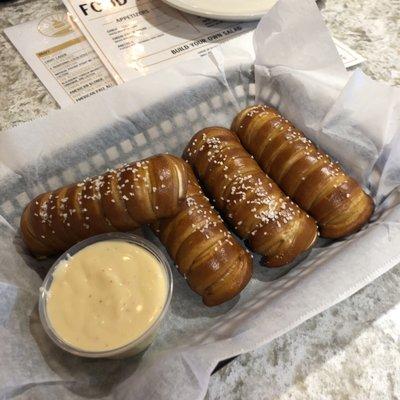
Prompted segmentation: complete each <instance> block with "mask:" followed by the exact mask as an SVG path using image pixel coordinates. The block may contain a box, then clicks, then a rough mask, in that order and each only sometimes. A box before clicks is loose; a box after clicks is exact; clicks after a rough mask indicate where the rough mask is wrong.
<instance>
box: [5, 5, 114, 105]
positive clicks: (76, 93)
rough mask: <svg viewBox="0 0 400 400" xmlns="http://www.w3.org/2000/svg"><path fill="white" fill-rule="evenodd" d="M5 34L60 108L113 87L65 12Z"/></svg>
mask: <svg viewBox="0 0 400 400" xmlns="http://www.w3.org/2000/svg"><path fill="white" fill-rule="evenodd" d="M4 31H5V33H6V35H7V36H8V38H9V39H10V41H11V42H12V43H13V44H14V46H15V47H16V48H17V50H18V51H19V52H20V53H21V54H22V56H23V57H24V58H25V60H26V61H27V63H28V64H29V66H30V67H31V68H32V69H33V71H34V72H35V73H36V75H37V76H38V77H39V78H40V80H41V81H42V82H43V84H44V85H45V86H46V88H47V89H48V90H49V92H50V93H51V94H52V96H53V97H54V99H55V100H56V101H57V103H58V104H59V105H60V106H61V107H64V106H66V105H68V104H71V103H74V102H78V101H80V100H84V99H86V98H88V97H90V96H92V95H94V94H96V93H99V92H102V91H103V90H105V89H108V88H110V87H112V86H115V81H114V79H113V78H112V76H111V75H110V73H109V72H108V71H107V69H106V68H105V67H104V65H103V63H102V62H101V60H100V59H99V57H98V56H97V54H96V53H95V52H94V51H93V49H92V47H91V46H90V44H89V43H88V41H87V40H86V39H85V37H84V36H83V35H82V33H81V32H80V31H79V29H78V28H77V26H75V25H74V24H73V23H72V21H71V20H70V18H68V16H67V13H66V12H58V13H55V14H51V15H47V16H46V17H44V18H40V19H37V20H34V21H30V22H27V23H24V24H21V25H17V26H13V27H10V28H7V29H5V30H4Z"/></svg>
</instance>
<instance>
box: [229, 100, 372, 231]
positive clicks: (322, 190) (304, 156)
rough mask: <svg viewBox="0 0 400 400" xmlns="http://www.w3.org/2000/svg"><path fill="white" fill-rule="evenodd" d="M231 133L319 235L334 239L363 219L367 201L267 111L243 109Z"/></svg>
mask: <svg viewBox="0 0 400 400" xmlns="http://www.w3.org/2000/svg"><path fill="white" fill-rule="evenodd" d="M232 130H233V131H235V132H236V133H237V135H238V136H239V138H240V140H241V142H242V144H243V146H244V147H245V148H246V149H247V150H248V151H249V152H250V153H251V154H252V155H253V156H254V157H255V159H256V160H257V162H258V163H259V165H260V166H261V168H262V169H263V170H264V172H265V173H267V174H268V175H269V176H270V177H271V178H272V179H274V180H275V182H276V183H277V184H278V185H279V186H280V187H281V189H282V190H283V191H284V192H285V193H286V194H287V195H288V196H290V197H291V198H292V200H293V201H295V202H296V203H297V204H299V206H300V207H302V208H303V209H304V210H306V211H307V212H308V213H309V214H310V215H311V216H313V217H314V218H315V219H316V221H317V222H318V225H319V229H320V232H321V236H324V237H327V238H340V237H343V236H346V235H348V234H350V233H353V232H355V231H357V230H358V229H360V228H361V227H362V226H363V225H364V224H365V223H366V222H367V221H368V220H369V218H370V216H371V214H372V212H373V209H374V203H373V200H372V199H371V197H370V196H368V195H367V194H366V193H365V192H364V191H363V190H362V188H361V186H360V185H359V184H358V183H357V182H356V181H355V180H354V179H352V178H351V177H350V176H349V175H347V174H346V173H345V172H344V171H343V169H342V168H341V167H340V165H339V164H338V163H336V162H333V161H332V160H331V158H330V157H329V156H328V155H327V154H325V153H324V152H323V151H321V150H319V149H317V147H316V146H315V145H314V144H313V143H312V142H311V141H310V140H308V139H307V138H306V137H305V136H304V135H303V133H301V132H300V131H299V130H297V129H296V128H295V127H294V126H293V125H292V124H291V123H290V122H288V121H287V120H286V119H285V118H283V117H282V116H281V115H280V114H279V113H278V112H277V111H276V110H274V109H273V108H271V107H267V106H263V105H260V106H252V107H248V108H246V109H245V110H243V111H242V112H240V113H239V114H238V115H237V116H236V118H235V119H234V121H233V124H232Z"/></svg>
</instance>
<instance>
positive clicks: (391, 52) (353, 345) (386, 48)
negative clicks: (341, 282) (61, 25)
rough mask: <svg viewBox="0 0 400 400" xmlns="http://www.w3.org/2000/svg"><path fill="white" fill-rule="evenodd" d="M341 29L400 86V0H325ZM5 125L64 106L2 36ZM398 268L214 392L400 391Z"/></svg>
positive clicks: (227, 377)
mask: <svg viewBox="0 0 400 400" xmlns="http://www.w3.org/2000/svg"><path fill="white" fill-rule="evenodd" d="M320 8H321V10H322V13H323V16H324V18H325V20H326V22H327V24H328V26H329V28H330V29H331V31H332V33H333V35H334V36H335V37H336V38H338V39H340V40H342V41H343V42H345V43H346V44H348V45H349V46H350V47H351V48H353V49H355V50H356V51H358V52H359V53H360V54H362V55H363V56H364V57H365V58H366V59H367V61H366V62H365V64H364V65H363V66H362V69H363V70H364V71H365V72H366V73H367V74H368V75H370V76H371V77H373V78H374V79H378V80H381V81H386V82H388V83H390V84H392V85H400V0H381V1H377V0H340V1H337V0H326V1H323V2H320ZM60 9H63V5H62V4H61V1H59V0H48V1H46V2H43V1H41V0H32V1H30V0H17V1H14V2H10V3H1V4H0V31H3V29H4V28H6V27H8V26H11V25H16V24H19V23H22V22H25V21H29V20H31V19H34V18H38V17H40V16H44V15H46V14H48V13H51V12H52V11H55V10H60ZM0 92H1V95H0V130H2V129H5V128H7V127H10V126H14V125H17V124H19V123H22V122H25V121H28V120H30V119H34V118H37V117H39V116H41V115H45V114H46V113H47V112H48V111H49V110H51V109H55V108H57V104H56V103H55V101H54V100H53V98H52V97H51V96H50V95H49V94H48V92H47V90H46V89H45V88H44V87H43V85H42V84H41V83H40V81H39V80H38V78H36V76H35V75H34V73H33V72H32V71H31V69H30V68H29V67H28V66H27V65H26V63H25V62H24V61H23V60H22V58H21V57H20V56H19V54H18V53H17V51H16V50H15V49H14V47H13V46H12V45H11V44H10V43H9V42H8V40H7V39H6V38H5V36H4V34H3V33H2V34H1V35H0ZM399 287H400V266H397V267H396V268H393V269H392V270H391V271H389V272H388V273H386V274H385V275H383V276H382V277H380V278H379V279H377V280H376V281H375V282H373V283H372V284H370V285H369V286H367V287H365V288H364V289H362V290H361V291H359V292H358V293H356V294H354V295H353V296H352V297H350V298H348V299H347V300H345V301H343V302H341V303H340V304H338V305H336V306H334V307H332V308H330V309H329V310H327V311H325V312H323V313H321V314H319V315H318V316H316V317H314V318H312V319H310V320H309V321H307V322H305V323H303V324H302V325H301V326H299V327H297V328H296V329H294V330H292V331H291V332H289V333H287V334H285V335H283V336H281V337H280V338H278V339H276V340H274V341H273V342H271V343H269V344H268V345H266V346H264V347H262V348H260V349H258V350H256V351H253V352H251V353H247V354H244V355H242V356H240V357H238V358H236V359H235V360H234V361H232V362H231V363H230V364H228V365H227V366H226V367H224V368H222V369H221V370H219V371H218V372H217V373H215V374H214V375H213V376H212V377H211V382H210V387H209V392H208V394H207V399H208V400H216V399H251V400H258V399H279V400H288V399H291V400H300V399H301V400H303V399H304V400H305V399H316V400H317V399H318V400H323V399H335V400H336V399H351V400H353V399H360V400H361V399H362V400H364V399H369V400H381V399H400V291H399Z"/></svg>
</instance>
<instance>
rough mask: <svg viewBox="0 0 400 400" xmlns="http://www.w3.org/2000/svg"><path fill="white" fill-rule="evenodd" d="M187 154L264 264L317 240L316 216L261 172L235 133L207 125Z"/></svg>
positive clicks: (289, 257)
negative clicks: (310, 214)
mask: <svg viewBox="0 0 400 400" xmlns="http://www.w3.org/2000/svg"><path fill="white" fill-rule="evenodd" d="M184 158H186V160H188V162H189V163H190V164H191V165H192V166H193V168H194V170H195V172H196V173H197V175H198V176H199V178H200V181H201V182H202V183H203V184H204V187H205V188H206V190H207V192H208V193H210V194H211V195H212V197H213V199H214V200H215V204H216V206H217V208H218V209H219V210H220V211H221V212H222V213H223V215H224V217H225V218H226V219H227V221H228V222H229V223H230V225H231V226H233V228H234V229H235V231H236V232H237V233H238V235H239V236H240V237H242V238H243V239H248V241H249V245H250V247H251V248H252V249H253V250H254V251H256V252H258V253H260V254H262V255H263V256H265V257H264V263H265V264H266V265H268V266H271V267H278V266H281V265H284V264H287V263H289V262H291V261H293V260H294V259H295V258H296V257H297V256H298V255H299V254H301V253H302V252H304V251H306V250H307V249H309V248H310V247H311V246H312V245H313V243H314V242H315V239H316V237H317V226H316V224H315V222H314V220H313V219H312V218H310V217H309V216H308V215H307V214H306V213H305V212H304V211H302V210H301V209H300V208H299V207H298V206H297V205H295V204H294V203H293V202H292V201H290V200H289V199H288V198H287V197H286V196H285V195H284V194H283V193H282V191H281V190H280V189H279V188H278V186H277V185H276V184H275V183H274V182H273V181H272V180H271V179H269V177H268V176H266V175H265V173H263V171H262V170H261V169H260V167H259V166H258V164H257V163H256V162H255V161H254V159H253V158H252V157H251V156H250V155H249V154H248V153H247V151H246V150H245V149H244V148H243V147H242V145H241V144H240V141H239V139H238V137H237V136H236V135H235V134H234V133H233V132H231V131H229V130H227V129H225V128H219V127H213V128H206V129H203V130H202V131H200V132H198V133H197V134H196V135H195V136H194V137H193V138H192V140H191V141H190V143H189V144H188V146H187V147H186V149H185V152H184Z"/></svg>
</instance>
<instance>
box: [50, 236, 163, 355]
mask: <svg viewBox="0 0 400 400" xmlns="http://www.w3.org/2000/svg"><path fill="white" fill-rule="evenodd" d="M167 295H168V283H167V277H166V273H165V271H164V269H163V266H162V264H161V263H160V261H158V259H157V258H156V257H155V256H154V255H153V254H151V253H150V252H149V251H147V250H146V249H144V248H143V247H141V246H139V245H136V244H132V243H128V242H125V241H122V240H108V241H102V242H98V243H94V244H92V245H90V246H88V247H86V248H84V249H82V250H80V251H79V252H78V253H76V254H75V255H73V256H72V257H70V258H69V259H67V260H64V261H62V262H60V263H59V264H58V266H57V267H56V269H55V272H54V273H53V281H52V283H51V286H50V289H49V292H48V297H47V306H46V309H47V315H48V318H49V320H50V324H51V326H52V327H53V329H54V330H55V331H56V333H57V335H58V336H59V337H60V338H62V340H63V341H64V342H66V343H68V344H69V345H70V346H73V347H75V348H78V349H81V350H85V351H107V350H112V349H115V348H118V347H121V346H124V345H126V344H128V343H130V342H132V341H133V340H135V339H137V338H138V337H139V336H141V335H142V334H143V333H144V332H145V331H146V330H147V329H148V328H149V327H150V326H151V325H153V323H154V322H155V321H156V319H157V317H158V316H159V315H160V314H161V312H162V310H163V307H164V305H165V303H166V300H167Z"/></svg>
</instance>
